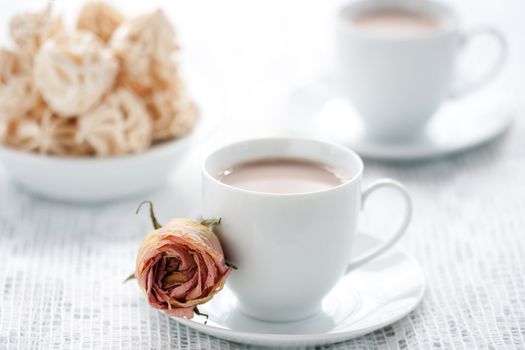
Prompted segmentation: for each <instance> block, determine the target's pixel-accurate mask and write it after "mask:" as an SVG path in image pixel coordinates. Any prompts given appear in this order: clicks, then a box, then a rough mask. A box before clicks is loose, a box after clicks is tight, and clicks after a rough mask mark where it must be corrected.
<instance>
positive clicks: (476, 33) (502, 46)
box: [449, 27, 509, 98]
mask: <svg viewBox="0 0 525 350" xmlns="http://www.w3.org/2000/svg"><path fill="white" fill-rule="evenodd" d="M480 36H489V37H492V38H493V39H494V40H495V42H496V44H498V47H499V52H498V56H497V58H496V60H495V61H494V63H493V64H492V65H491V66H490V68H489V69H488V70H487V71H486V72H485V73H483V74H481V76H479V77H478V78H476V79H474V80H473V81H470V82H466V83H462V84H461V85H458V86H456V87H453V88H452V91H450V94H449V97H450V98H458V97H462V96H463V95H466V94H468V93H470V92H473V91H474V90H476V89H477V88H479V87H481V86H483V85H485V84H486V83H488V82H489V81H491V80H492V79H493V78H494V77H495V76H496V75H497V74H498V73H499V71H500V70H501V68H502V67H503V64H504V63H505V61H506V60H507V56H508V51H509V49H508V44H507V40H506V39H505V37H504V36H503V34H501V33H500V32H499V31H498V30H497V29H494V28H491V27H479V28H477V29H473V30H470V31H468V32H467V33H465V34H462V37H461V48H465V47H466V46H467V45H468V43H469V42H471V41H472V39H474V38H475V37H480Z"/></svg>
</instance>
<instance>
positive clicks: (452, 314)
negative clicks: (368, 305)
mask: <svg viewBox="0 0 525 350" xmlns="http://www.w3.org/2000/svg"><path fill="white" fill-rule="evenodd" d="M34 2H35V1H32V2H29V1H28V2H27V4H32V3H34ZM159 2H160V1H157V3H159ZM18 3H19V4H18ZM18 3H17V4H11V3H10V4H7V2H6V1H4V2H2V7H3V10H5V11H2V15H1V16H2V19H4V20H3V21H2V22H1V23H2V25H5V23H6V22H5V20H6V18H7V16H8V15H9V13H11V12H13V11H15V6H18V7H19V8H20V7H24V6H23V3H24V2H18ZM37 3H38V2H37ZM59 3H60V2H59ZM69 3H72V2H68V3H67V5H66V2H62V6H63V7H64V8H66V9H69V7H71V6H73V5H71V6H69ZM153 3H155V1H153ZM218 3H220V4H218ZM247 3H250V4H247ZM322 3H323V2H322V1H319V2H315V3H314V2H301V1H291V0H290V1H289V2H277V1H267V2H257V3H254V2H243V1H235V0H228V1H224V2H213V1H204V0H198V1H197V0H196V1H194V2H192V4H191V6H190V5H189V4H188V2H180V1H179V2H176V3H174V4H173V5H172V4H171V3H170V5H169V6H168V5H166V6H168V7H167V8H166V11H167V12H168V13H170V14H172V13H175V14H174V17H175V18H176V20H177V21H178V22H177V23H179V25H178V27H179V28H180V36H181V40H182V41H183V43H185V46H184V45H183V47H185V48H186V52H187V56H188V57H190V58H191V59H190V60H189V61H190V62H189V64H188V66H191V67H190V68H192V67H193V70H194V71H197V70H198V71H199V72H200V73H201V76H202V75H205V76H206V77H207V78H208V79H209V81H210V84H211V85H213V84H212V83H211V82H213V83H214V84H215V85H214V86H215V89H216V90H214V91H216V93H217V95H218V96H220V97H221V100H222V102H223V106H222V108H223V109H222V112H221V113H222V115H223V116H224V118H225V120H224V122H223V123H222V124H221V126H220V127H218V128H217V129H216V130H214V132H212V135H209V137H207V139H206V140H201V141H200V144H199V146H198V147H195V149H194V150H192V151H191V152H190V153H188V154H187V156H186V157H185V159H183V160H181V162H180V164H179V165H178V166H177V169H176V171H175V172H174V174H173V176H172V177H171V180H170V184H169V185H168V186H166V187H164V188H162V189H161V190H160V191H158V192H155V193H152V194H149V195H148V198H150V199H152V200H153V201H154V202H155V203H156V206H157V208H158V216H159V218H160V220H166V219H167V218H169V217H173V216H190V217H196V216H198V214H199V197H200V192H199V172H198V162H199V161H200V159H201V158H202V155H203V153H204V151H206V150H209V149H211V148H213V147H214V145H216V144H218V143H221V142H224V141H225V140H228V139H234V138H237V137H241V136H243V137H245V136H247V135H252V134H253V135H256V134H257V135H259V134H271V133H272V131H271V130H272V125H273V124H272V123H273V122H274V120H273V119H272V118H270V117H269V115H278V113H277V112H276V111H277V108H278V104H279V102H282V97H283V96H285V95H286V93H287V92H289V91H290V89H291V88H292V86H293V85H294V84H295V85H296V86H297V85H298V84H300V83H301V82H304V81H306V79H310V78H311V72H312V71H315V70H316V69H318V68H319V67H320V66H322V65H324V64H326V62H327V60H328V58H327V57H325V54H324V52H325V51H326V50H325V49H326V47H323V46H319V45H320V44H319V43H321V42H323V40H324V39H323V38H324V36H323V35H325V36H326V35H328V34H326V33H325V32H322V31H321V33H320V34H319V33H318V31H317V29H311V27H312V26H313V27H315V23H316V22H315V19H316V18H321V19H323V20H324V21H325V22H326V21H328V18H329V15H330V16H331V14H332V13H333V11H332V10H333V8H335V6H336V5H337V4H338V1H327V2H326V4H324V5H321V4H322ZM40 4H42V2H40ZM468 4H470V5H468ZM473 4H475V8H476V11H469V10H470V9H471V8H473V7H469V6H473ZM503 4H505V6H503ZM457 5H458V7H459V8H461V9H462V11H463V13H464V14H465V16H466V17H467V20H469V21H470V22H475V21H476V20H477V19H478V17H479V18H481V19H484V20H485V21H486V20H488V19H491V18H494V19H495V20H496V22H498V23H499V24H500V25H502V26H503V27H504V29H505V30H506V31H507V32H513V33H519V32H520V31H521V33H523V31H524V30H525V26H524V25H523V24H522V22H523V21H522V20H519V19H518V18H519V13H520V11H519V9H523V7H520V6H521V5H519V3H518V1H513V0H508V1H506V2H501V3H500V2H493V4H492V5H491V4H490V2H489V1H488V0H485V1H476V2H473V1H466V2H465V3H463V2H462V4H457ZM28 6H29V5H28ZM126 6H128V4H126ZM126 6H125V7H126ZM137 6H139V7H140V8H142V9H143V8H148V6H149V7H151V6H152V5H151V2H150V1H148V2H141V4H140V5H137ZM128 7H131V5H129V6H128ZM8 10H9V11H8ZM233 10H235V11H234V12H233V13H234V14H237V16H236V15H231V17H230V18H229V20H228V21H222V18H224V16H226V13H229V12H231V11H233ZM10 11H11V12H10ZM221 16H222V17H221ZM268 22H270V24H271V25H267V24H268ZM310 24H312V25H310ZM212 28H215V29H212ZM3 30H5V28H4V29H3ZM327 32H328V31H327ZM210 33H213V34H214V35H211V34H210ZM272 33H273V34H272ZM301 33H304V34H305V35H304V36H305V37H306V38H305V37H303V36H302V35H301ZM272 35H273V38H276V37H282V38H284V39H283V40H273V41H272V40H269V39H268V37H271V36H272ZM291 38H296V39H297V40H292V39H291ZM241 39H242V40H241ZM520 40H521V39H520ZM314 44H315V45H314ZM514 44H518V45H521V44H523V42H520V41H519V40H515V41H514ZM316 45H317V46H316ZM323 48H324V49H323ZM520 54H521V56H519V55H520ZM522 54H523V51H520V50H517V51H515V53H514V56H513V57H514V61H515V62H516V61H519V59H518V58H519V57H521V58H522V59H523V55H522ZM196 67H197V68H196ZM291 67H292V68H291ZM518 67H519V65H518V64H515V65H514V66H512V65H511V68H510V73H509V72H507V75H508V76H514V77H515V76H517V75H519V73H522V71H519V70H518ZM188 70H189V71H191V69H188ZM234 73H235V74H234ZM520 81H521V80H520ZM247 86H249V87H250V88H246V87H247ZM509 86H510V87H509V91H513V92H515V91H516V89H517V88H518V87H519V86H522V85H516V83H514V85H512V84H511V85H509ZM513 87H514V88H513ZM502 93H507V92H504V91H502ZM522 111H523V108H522V110H521V111H520V112H519V113H518V115H517V118H516V122H515V123H514V125H513V127H512V129H511V130H510V131H509V132H508V133H507V134H506V135H504V137H503V138H501V139H499V140H497V141H496V142H493V143H491V144H489V145H487V146H485V147H482V148H479V149H477V150H474V151H471V152H469V153H465V154H461V155H456V156H453V157H448V158H446V159H440V160H435V161H432V162H418V163H409V164H384V163H376V162H366V171H365V182H368V181H371V180H372V179H375V178H378V177H383V176H388V177H393V178H397V179H400V180H401V181H403V182H404V183H405V184H406V185H407V187H408V188H409V190H410V192H411V194H412V196H413V200H414V207H415V213H414V220H413V223H412V225H411V227H410V230H409V233H408V234H407V236H406V237H405V238H404V239H403V240H402V241H401V242H400V243H399V245H398V248H399V249H402V250H403V251H405V252H406V253H408V254H410V255H412V256H414V257H415V258H416V259H417V260H418V261H419V262H420V263H421V265H422V267H423V269H424V271H425V274H426V277H427V279H428V292H427V294H426V296H425V298H424V300H423V302H422V304H421V305H420V306H419V307H418V308H417V309H416V310H415V311H414V312H412V313H411V314H410V315H409V316H407V317H406V318H404V319H402V320H401V321H399V322H397V323H395V324H393V325H391V326H388V327H385V328H383V329H381V330H378V331H376V332H373V333H372V334H369V335H366V336H363V337H361V338H358V339H354V340H351V341H347V342H343V343H339V344H334V345H332V346H325V347H321V348H327V349H328V348H334V349H524V348H525V345H524V344H525V122H524V121H523V117H524V116H523V113H522ZM255 130H257V131H255ZM234 131H236V132H237V133H235V132H234ZM225 135H229V136H225ZM152 171H154V170H152ZM141 199H143V198H142V197H141V198H130V199H129V200H125V201H121V202H117V203H107V204H103V205H96V206H80V205H71V204H63V203H58V202H51V201H47V200H45V199H40V198H36V197H33V196H31V195H30V194H28V193H26V192H25V191H24V190H22V189H19V188H18V187H16V186H15V185H14V184H13V183H12V182H11V181H10V180H9V179H8V177H7V176H6V172H5V170H4V169H3V168H1V167H0V259H1V260H0V349H33V348H34V349H40V348H41V349H70V348H73V349H106V348H107V349H109V348H112V349H120V348H124V349H128V348H133V349H161V348H168V347H171V348H174V349H190V348H191V349H241V348H247V346H246V345H242V344H236V343H230V342H227V341H224V340H220V339H216V338H213V337H210V336H207V335H205V334H200V333H198V332H195V331H193V330H191V329H188V328H187V327H184V326H181V325H179V324H178V323H177V322H176V321H174V320H172V319H170V318H168V317H166V316H164V315H162V314H161V313H159V312H157V311H155V310H152V309H151V308H149V307H148V306H147V304H146V302H145V300H144V297H143V296H142V294H141V292H140V291H139V289H138V288H137V286H136V284H135V282H130V283H127V284H123V283H122V281H123V280H124V278H125V277H126V276H128V275H129V274H130V272H132V270H133V267H134V259H135V254H136V251H137V248H138V245H139V243H140V241H141V239H142V238H143V237H144V235H145V234H146V233H147V232H148V231H149V229H150V226H149V225H150V224H149V222H148V220H147V218H146V215H141V216H136V215H135V214H134V210H135V209H136V205H137V203H138V202H140V200H141Z"/></svg>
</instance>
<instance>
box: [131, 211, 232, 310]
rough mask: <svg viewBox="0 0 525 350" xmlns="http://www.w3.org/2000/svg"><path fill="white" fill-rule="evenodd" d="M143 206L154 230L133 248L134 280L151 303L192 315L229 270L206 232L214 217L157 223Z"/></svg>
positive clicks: (209, 231)
mask: <svg viewBox="0 0 525 350" xmlns="http://www.w3.org/2000/svg"><path fill="white" fill-rule="evenodd" d="M149 204H150V215H151V218H152V221H153V226H154V227H155V230H154V231H153V232H151V233H150V234H148V236H146V238H145V239H144V241H143V242H142V244H141V246H140V248H139V252H138V254H137V265H136V269H135V278H136V279H137V281H138V283H139V285H140V288H141V289H142V291H143V292H144V294H145V295H146V297H147V299H148V302H149V304H150V305H151V306H152V307H154V308H156V309H160V310H162V311H163V312H164V313H166V314H167V315H170V316H177V317H184V318H192V317H193V315H194V312H195V313H199V312H198V310H197V309H196V307H197V305H199V304H203V303H205V302H207V301H208V300H210V299H211V298H212V297H213V296H214V295H215V294H216V293H217V292H219V291H220V290H221V289H222V287H223V286H224V283H225V282H226V278H227V277H228V274H229V273H230V271H231V267H228V266H227V265H226V262H225V260H224V254H223V251H222V248H221V244H220V242H219V239H218V238H217V236H216V235H215V233H213V231H212V227H213V225H215V224H217V223H218V221H214V220H207V221H203V222H202V223H198V222H196V221H193V220H189V219H172V220H171V221H170V222H169V223H168V224H167V225H165V226H163V227H161V226H160V225H159V224H158V222H157V220H156V219H155V216H154V214H153V207H152V205H151V203H149ZM139 209H140V207H139Z"/></svg>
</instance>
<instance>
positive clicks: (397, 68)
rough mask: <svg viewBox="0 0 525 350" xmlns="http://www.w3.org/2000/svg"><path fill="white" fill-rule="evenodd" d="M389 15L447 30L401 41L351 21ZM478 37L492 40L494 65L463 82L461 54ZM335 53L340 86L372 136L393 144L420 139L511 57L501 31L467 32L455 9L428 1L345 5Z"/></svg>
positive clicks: (370, 0)
mask: <svg viewBox="0 0 525 350" xmlns="http://www.w3.org/2000/svg"><path fill="white" fill-rule="evenodd" d="M385 9H386V10H388V9H394V10H395V9H397V10H408V11H410V12H413V13H414V12H415V13H420V14H423V15H426V16H430V17H432V18H435V19H437V20H439V22H440V23H441V24H442V25H441V26H440V27H439V28H436V29H435V30H431V31H429V32H414V33H410V34H397V35H396V34H394V33H391V34H386V33H384V32H383V33H380V32H374V31H370V30H367V29H366V28H363V27H360V26H358V25H356V24H355V23H354V22H353V21H352V18H355V17H356V16H359V15H362V14H365V13H369V12H373V11H377V10H385ZM478 36H489V37H491V38H493V39H494V40H495V42H496V43H497V44H498V47H499V54H498V56H497V59H496V60H495V62H494V64H493V65H492V66H491V67H490V69H488V70H487V71H486V72H485V73H484V74H482V75H481V76H480V77H478V78H477V79H475V80H474V81H470V82H458V81H456V73H457V72H456V68H457V59H458V56H459V55H458V54H459V53H460V52H461V51H462V49H463V48H465V47H466V46H468V44H469V43H470V42H471V39H473V38H474V37H478ZM336 50H337V58H338V67H339V69H338V72H339V74H340V75H341V77H342V79H341V82H342V84H343V86H344V88H345V89H346V92H347V94H348V97H349V99H350V100H351V102H352V104H353V105H354V107H355V108H356V110H357V111H358V112H359V113H360V114H361V115H362V117H363V120H364V124H365V127H366V128H367V133H368V134H369V135H370V136H371V137H375V138H378V139H392V140H397V139H405V138H410V137H412V136H416V135H418V134H419V133H420V131H421V129H422V128H423V127H424V126H425V124H426V123H427V121H428V120H429V119H430V118H431V116H432V115H433V114H434V112H435V111H436V110H437V109H438V107H439V106H440V105H441V104H442V103H443V101H445V100H447V99H448V98H458V97H461V96H463V95H465V94H466V93H469V92H471V91H473V90H475V89H476V88H478V87H480V86H482V85H483V84H485V83H487V82H488V81H490V80H491V79H492V78H493V77H494V76H495V75H496V74H497V73H498V71H499V70H500V68H501V67H502V65H503V63H504V61H505V60H506V57H507V44H506V40H505V38H504V37H503V35H502V34H500V33H499V32H498V31H497V30H495V29H493V28H491V27H487V26H483V27H479V28H477V29H474V30H472V31H468V32H462V31H460V29H459V23H458V17H457V15H456V14H455V13H454V11H453V10H452V9H451V8H449V7H448V6H446V5H443V4H440V3H437V2H432V1H427V0H364V1H357V2H352V3H349V4H347V5H345V6H344V7H342V8H341V9H340V10H339V12H338V15H337V40H336Z"/></svg>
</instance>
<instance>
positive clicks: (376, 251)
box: [346, 179, 412, 273]
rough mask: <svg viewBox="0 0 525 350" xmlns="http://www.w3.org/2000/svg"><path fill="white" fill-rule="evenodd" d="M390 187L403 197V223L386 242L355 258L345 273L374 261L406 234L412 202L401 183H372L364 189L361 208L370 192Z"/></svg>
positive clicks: (382, 181) (387, 180)
mask: <svg viewBox="0 0 525 350" xmlns="http://www.w3.org/2000/svg"><path fill="white" fill-rule="evenodd" d="M385 187H390V188H394V189H396V190H397V191H398V192H399V193H400V194H401V196H402V197H403V200H404V201H405V217H404V218H403V222H402V223H401V225H400V226H399V228H398V229H397V230H396V231H395V232H394V234H393V235H392V237H390V238H389V239H388V240H386V241H385V242H383V243H382V244H380V245H379V246H378V247H375V248H373V249H371V250H370V251H368V252H366V253H364V254H362V255H361V256H359V257H357V259H355V260H354V261H352V262H351V263H350V264H349V265H348V268H347V270H346V273H348V272H350V271H352V270H353V269H355V268H356V267H358V266H361V265H363V264H365V263H367V262H369V261H370V260H372V259H374V258H375V257H377V256H378V255H380V254H382V253H384V252H385V251H386V250H388V249H389V248H390V247H392V246H393V245H394V244H395V243H396V242H397V241H398V240H399V239H400V238H401V237H402V236H403V235H404V234H405V232H406V230H407V228H408V224H409V223H410V219H411V218H412V200H411V199H410V195H409V194H408V191H407V190H406V188H405V186H403V185H402V184H401V183H399V182H397V181H395V180H392V179H382V180H378V181H376V182H374V183H372V184H371V185H370V186H369V187H368V188H366V189H365V190H364V191H363V201H362V206H363V207H364V205H365V203H366V200H367V199H368V197H369V196H370V194H371V193H372V192H374V191H375V190H377V189H380V188H385Z"/></svg>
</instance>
